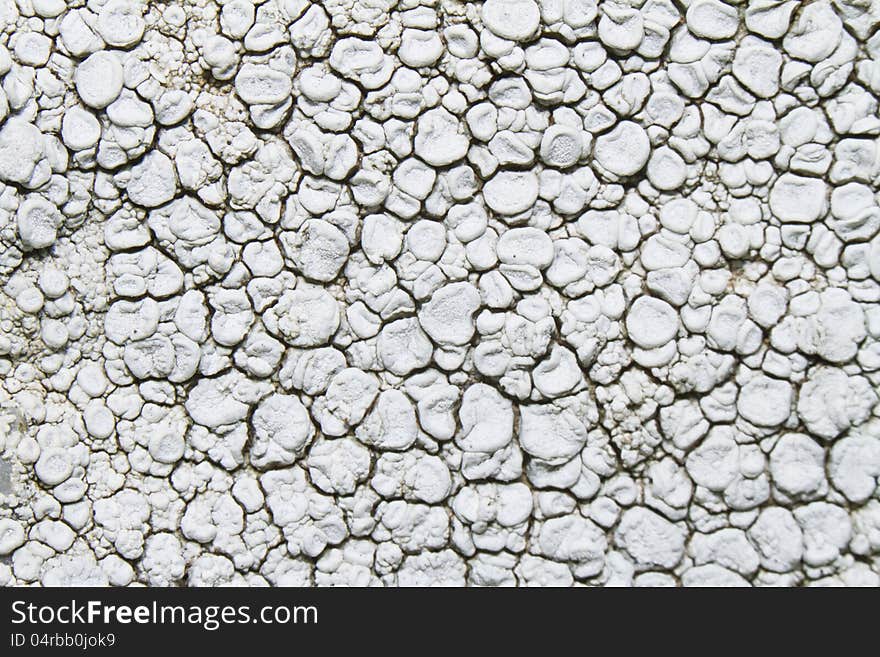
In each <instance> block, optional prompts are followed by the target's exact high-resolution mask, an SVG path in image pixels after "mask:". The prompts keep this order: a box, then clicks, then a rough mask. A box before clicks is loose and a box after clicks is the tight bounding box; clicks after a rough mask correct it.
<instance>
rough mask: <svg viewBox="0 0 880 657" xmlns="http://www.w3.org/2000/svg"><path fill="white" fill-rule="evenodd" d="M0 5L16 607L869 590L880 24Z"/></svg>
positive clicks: (852, 4) (875, 502) (373, 8)
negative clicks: (128, 595) (162, 600)
mask: <svg viewBox="0 0 880 657" xmlns="http://www.w3.org/2000/svg"><path fill="white" fill-rule="evenodd" d="M0 6H2V9H0V14H2V20H0V24H2V25H0V459H2V460H0V585H32V584H43V585H105V584H110V585H114V586H126V585H129V584H135V583H136V584H144V585H148V586H172V585H174V586H177V585H193V586H215V585H246V586H250V585H254V586H257V585H266V584H269V585H276V586H284V585H289V586H294V585H301V586H314V585H316V586H328V585H353V586H373V585H382V586H405V585H416V586H421V585H450V586H464V585H475V586H476V585H481V586H500V585H521V586H525V585H540V586H563V585H564V586H568V585H587V586H612V585H614V586H616V585H627V586H630V585H631V586H660V585H673V586H679V585H681V586H768V585H786V586H800V585H806V586H814V585H815V586H820V585H821V586H825V585H841V584H843V585H865V586H877V585H878V584H880V532H878V528H880V489H878V481H880V405H878V401H880V394H878V391H880V118H878V98H880V32H878V26H880V3H878V2H877V1H876V0H875V1H873V2H867V1H865V0H805V1H803V2H797V1H795V0H751V1H749V2H742V1H740V0H737V1H734V0H727V1H722V0H688V1H687V2H675V1H673V0H485V1H482V0H442V1H440V2H438V1H436V0H325V1H317V0H222V1H214V0H189V1H188V2H184V3H180V2H178V3H167V2H166V3H160V2H147V1H146V0H91V1H90V2H69V3H65V2H61V1H60V0H33V1H31V2H25V1H22V2H11V1H9V0H6V1H5V2H0ZM10 559H11V560H10Z"/></svg>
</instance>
